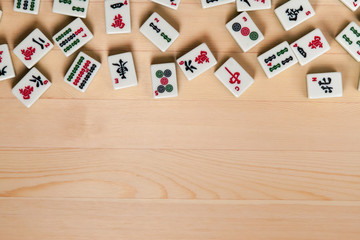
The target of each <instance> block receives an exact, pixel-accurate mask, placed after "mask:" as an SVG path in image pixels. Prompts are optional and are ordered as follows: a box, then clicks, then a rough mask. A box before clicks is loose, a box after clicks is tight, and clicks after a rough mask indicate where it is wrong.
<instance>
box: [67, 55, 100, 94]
mask: <svg viewBox="0 0 360 240" xmlns="http://www.w3.org/2000/svg"><path fill="white" fill-rule="evenodd" d="M100 66H101V64H100V63H99V62H98V61H96V60H95V59H93V58H91V57H89V56H88V55H86V54H85V53H83V52H80V53H79V54H78V56H77V57H76V58H75V61H74V62H73V64H72V65H71V67H70V68H69V70H68V72H67V73H66V75H65V78H64V81H65V82H67V83H68V84H69V85H71V86H73V87H74V88H76V89H77V90H79V91H80V92H85V91H86V89H87V88H88V87H89V85H90V83H91V81H92V80H93V79H94V76H95V75H96V73H97V71H98V70H99V68H100Z"/></svg>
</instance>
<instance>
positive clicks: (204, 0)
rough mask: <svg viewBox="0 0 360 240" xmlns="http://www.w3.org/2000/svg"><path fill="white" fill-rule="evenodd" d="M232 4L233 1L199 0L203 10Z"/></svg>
mask: <svg viewBox="0 0 360 240" xmlns="http://www.w3.org/2000/svg"><path fill="white" fill-rule="evenodd" d="M232 2H235V0H201V4H202V7H203V8H210V7H216V6H220V5H224V4H227V3H232Z"/></svg>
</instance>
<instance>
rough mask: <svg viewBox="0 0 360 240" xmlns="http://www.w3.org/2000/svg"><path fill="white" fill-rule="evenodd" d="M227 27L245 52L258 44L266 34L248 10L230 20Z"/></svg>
mask: <svg viewBox="0 0 360 240" xmlns="http://www.w3.org/2000/svg"><path fill="white" fill-rule="evenodd" d="M226 28H227V30H228V31H229V32H230V34H231V36H232V37H233V38H234V39H235V41H236V42H237V44H238V45H239V46H240V48H241V49H242V50H243V51H244V52H247V51H249V50H250V49H251V48H253V47H254V46H255V45H256V44H258V43H260V42H261V41H262V40H264V35H263V34H262V33H261V32H260V30H259V29H258V27H257V26H256V25H255V23H254V22H253V20H252V19H251V18H250V16H249V14H247V12H242V13H240V14H239V15H238V16H237V17H235V18H234V19H233V20H231V21H230V22H228V23H227V24H226Z"/></svg>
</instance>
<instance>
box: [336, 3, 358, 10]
mask: <svg viewBox="0 0 360 240" xmlns="http://www.w3.org/2000/svg"><path fill="white" fill-rule="evenodd" d="M340 1H341V2H343V3H344V4H345V5H346V6H347V7H348V8H350V9H351V11H356V10H357V9H358V8H359V5H360V1H359V0H340Z"/></svg>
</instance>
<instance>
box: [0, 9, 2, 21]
mask: <svg viewBox="0 0 360 240" xmlns="http://www.w3.org/2000/svg"><path fill="white" fill-rule="evenodd" d="M1 17H2V11H1V10H0V21H1Z"/></svg>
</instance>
